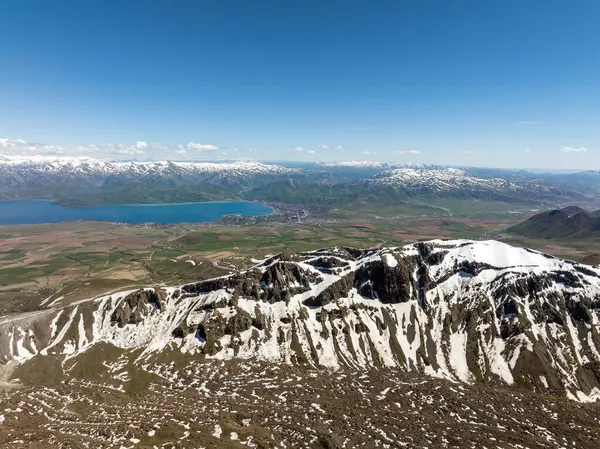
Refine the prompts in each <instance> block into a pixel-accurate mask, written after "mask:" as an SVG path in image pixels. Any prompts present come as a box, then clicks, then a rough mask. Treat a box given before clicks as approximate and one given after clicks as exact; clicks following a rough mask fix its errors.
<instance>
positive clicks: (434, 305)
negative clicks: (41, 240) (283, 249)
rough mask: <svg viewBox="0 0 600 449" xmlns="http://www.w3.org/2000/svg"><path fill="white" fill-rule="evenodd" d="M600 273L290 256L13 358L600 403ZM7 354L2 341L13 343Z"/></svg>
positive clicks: (574, 267)
mask: <svg viewBox="0 0 600 449" xmlns="http://www.w3.org/2000/svg"><path fill="white" fill-rule="evenodd" d="M599 314H600V270H597V269H595V268H592V267H589V266H585V265H580V264H576V263H573V262H569V261H565V260H561V259H557V258H554V257H552V256H548V255H545V254H542V253H539V252H536V251H531V250H527V249H521V248H515V247H511V246H508V245H505V244H503V243H499V242H495V241H486V242H473V241H468V240H454V241H442V240H434V241H430V242H421V243H416V244H412V245H407V246H405V247H401V248H377V249H371V250H357V249H352V248H331V249H323V250H319V251H313V252H307V253H300V254H282V255H279V256H274V257H271V258H269V259H266V260H263V261H261V262H259V263H257V264H256V265H255V266H254V267H252V268H251V269H249V270H247V271H245V272H242V273H238V274H234V275H231V276H227V277H222V278H216V279H209V280H204V281H199V282H197V283H193V284H186V285H182V286H178V287H169V288H162V287H161V288H156V289H152V288H150V289H143V290H139V291H127V292H122V293H118V294H113V295H110V296H106V297H104V298H100V299H97V300H94V301H91V302H81V303H79V304H77V305H73V306H70V307H67V308H65V309H62V310H60V311H58V313H57V312H55V311H49V312H48V316H47V317H46V318H44V319H45V320H46V321H45V323H46V326H47V329H48V330H47V331H44V332H40V330H39V329H40V328H42V327H43V326H42V325H41V324H39V323H38V324H36V325H35V326H34V325H33V324H32V323H31V322H30V321H29V322H27V321H24V322H18V321H13V322H11V323H5V324H4V325H3V326H5V327H8V328H6V329H4V331H3V332H2V337H0V342H1V343H3V344H2V345H1V346H2V347H3V348H10V350H9V351H8V352H6V351H5V354H4V356H5V358H6V359H10V358H15V359H17V360H26V359H27V358H30V357H32V356H33V355H34V354H36V353H38V352H42V353H46V354H54V355H58V354H64V356H66V357H76V356H77V355H78V354H79V353H81V352H85V351H86V350H87V349H88V348H89V347H91V346H92V345H94V344H96V343H98V342H106V343H111V344H113V345H115V346H117V347H119V348H122V349H123V350H131V349H136V350H142V355H141V357H142V358H147V357H152V356H153V354H155V353H156V352H159V351H162V350H163V349H166V348H171V349H173V348H178V350H180V351H183V352H185V353H188V354H196V355H197V356H198V357H204V358H213V359H233V358H237V359H253V360H263V361H270V362H277V363H294V364H295V363H297V364H308V365H314V366H323V367H328V368H332V369H339V368H342V367H352V368H356V369H358V368H362V367H381V368H384V367H390V368H392V367H393V368H399V369H402V370H405V371H414V372H419V373H424V374H429V375H431V376H436V377H442V378H446V379H451V380H454V381H461V382H468V383H472V382H504V383H506V384H514V383H516V384H519V385H521V386H525V387H528V388H534V389H540V390H543V391H549V392H552V393H554V394H562V395H567V396H569V397H571V398H576V399H579V400H593V399H595V398H597V397H600V380H599V379H600V371H599V369H600V368H599V367H600V334H599V330H600V321H599ZM2 339H3V340H5V341H1V340H2Z"/></svg>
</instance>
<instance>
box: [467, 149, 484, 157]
mask: <svg viewBox="0 0 600 449" xmlns="http://www.w3.org/2000/svg"><path fill="white" fill-rule="evenodd" d="M463 154H472V155H478V156H481V155H484V154H487V151H470V150H467V151H463Z"/></svg>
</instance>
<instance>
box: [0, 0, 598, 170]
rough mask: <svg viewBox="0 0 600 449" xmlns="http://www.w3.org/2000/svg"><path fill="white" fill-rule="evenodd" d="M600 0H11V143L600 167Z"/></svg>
mask: <svg viewBox="0 0 600 449" xmlns="http://www.w3.org/2000/svg"><path fill="white" fill-rule="evenodd" d="M599 23H600V2H598V1H597V0H570V1H567V0H518V1H517V0H504V1H496V0H486V1H481V0H456V1H447V0H435V1H434V0H420V1H399V0H396V1H384V0H378V1H369V2H367V1H361V2H356V1H345V2H342V1H337V0H331V1H327V2H323V1H312V0H307V1H304V2H291V1H281V0H279V1H271V0H262V1H257V2H249V1H247V0H203V1H166V0H165V1H148V0H127V1H114V0H102V1H82V0H60V1H56V2H50V1H47V0H38V1H32V0H6V1H3V2H1V3H0V154H17V153H24V154H32V153H36V152H39V153H60V154H69V155H71V154H85V155H90V156H94V157H109V158H137V159H165V158H168V159H177V160H179V159H197V160H203V159H218V158H227V159H230V158H256V159H264V160H276V159H287V160H384V161H392V160H394V161H400V162H402V161H404V162H408V161H411V162H426V163H441V164H457V165H476V166H495V167H548V168H593V169H600V50H598V43H599V42H600V26H598V24H599Z"/></svg>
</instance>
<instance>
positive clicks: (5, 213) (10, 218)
mask: <svg viewBox="0 0 600 449" xmlns="http://www.w3.org/2000/svg"><path fill="white" fill-rule="evenodd" d="M272 211H273V210H272V209H271V208H270V207H268V206H265V205H263V204H259V203H249V202H242V201H222V202H214V203H181V204H117V205H108V206H86V207H63V206H59V205H57V204H53V203H50V202H48V201H38V200H26V201H0V225H15V224H41V223H58V222H61V221H75V220H99V221H112V222H118V223H160V224H172V223H198V222H207V221H215V220H218V219H220V218H222V217H223V216H224V215H243V216H245V217H256V216H259V215H268V214H270V213H271V212H272Z"/></svg>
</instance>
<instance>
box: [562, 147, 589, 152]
mask: <svg viewBox="0 0 600 449" xmlns="http://www.w3.org/2000/svg"><path fill="white" fill-rule="evenodd" d="M560 151H562V152H563V153H587V148H585V147H579V148H574V147H562V148H561V149H560Z"/></svg>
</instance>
